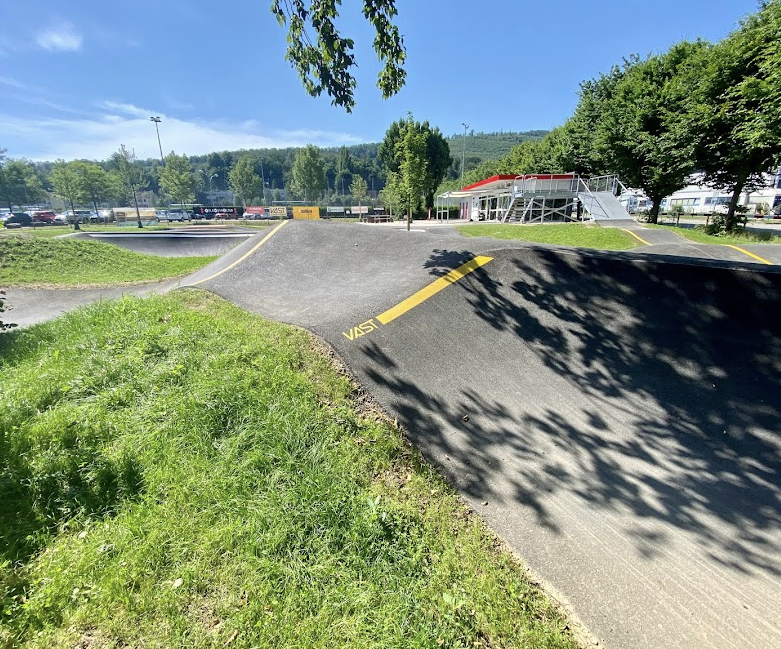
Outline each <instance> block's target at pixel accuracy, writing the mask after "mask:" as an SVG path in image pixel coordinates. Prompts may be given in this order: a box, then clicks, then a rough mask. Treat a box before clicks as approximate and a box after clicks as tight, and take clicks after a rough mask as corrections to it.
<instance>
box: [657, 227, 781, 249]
mask: <svg viewBox="0 0 781 649" xmlns="http://www.w3.org/2000/svg"><path fill="white" fill-rule="evenodd" d="M645 226H646V227H648V228H656V229H663V230H669V231H671V232H675V234H679V235H681V236H682V237H684V238H685V239H689V240H690V241H694V242H695V243H716V244H726V245H736V246H739V245H745V244H753V243H781V237H779V236H778V234H777V233H775V232H757V231H751V230H743V229H740V230H736V231H735V232H733V233H731V234H723V235H716V234H710V232H712V228H710V227H709V228H708V229H706V228H705V226H696V227H694V228H676V227H673V226H670V225H654V224H653V223H646V224H645Z"/></svg>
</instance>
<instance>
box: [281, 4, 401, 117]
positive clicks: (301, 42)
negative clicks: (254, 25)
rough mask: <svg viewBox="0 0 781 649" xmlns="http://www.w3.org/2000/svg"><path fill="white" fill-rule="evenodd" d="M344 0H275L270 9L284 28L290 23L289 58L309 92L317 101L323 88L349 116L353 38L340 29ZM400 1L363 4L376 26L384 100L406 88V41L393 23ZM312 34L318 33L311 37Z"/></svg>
mask: <svg viewBox="0 0 781 649" xmlns="http://www.w3.org/2000/svg"><path fill="white" fill-rule="evenodd" d="M339 4H341V2H340V0H310V2H309V7H307V5H306V2H305V0H292V1H291V0H272V3H271V11H272V13H273V14H274V15H275V16H276V17H277V20H278V21H279V24H280V26H284V25H285V24H287V25H288V34H287V52H286V54H285V58H286V59H287V60H288V61H290V63H291V64H292V66H293V68H294V69H295V70H296V72H298V76H299V77H300V79H301V82H302V83H303V84H304V88H305V89H306V91H307V92H308V93H309V94H310V95H311V96H313V97H317V96H319V95H320V94H321V93H322V92H323V90H325V91H326V93H327V94H328V95H329V96H330V97H331V98H332V101H331V103H332V104H333V105H335V106H342V107H344V109H345V110H346V111H347V112H348V113H349V112H352V109H353V106H355V99H354V97H353V92H354V90H355V78H354V77H353V75H352V73H351V69H352V68H353V67H355V66H356V65H357V64H356V61H355V56H354V55H353V53H352V50H353V40H352V39H351V38H342V36H341V35H340V34H339V31H338V30H337V28H336V24H335V23H336V22H337V19H338V18H339V12H338V11H337V5H339ZM396 14H397V11H396V0H363V15H364V18H366V20H367V21H369V23H371V25H372V27H374V32H375V37H374V50H375V52H377V57H378V58H379V59H380V62H381V63H382V69H381V70H380V73H379V75H378V78H377V86H378V87H379V88H380V90H381V91H382V97H383V99H387V98H388V97H391V96H393V95H395V94H396V93H397V92H398V91H399V90H401V88H402V87H403V86H404V81H405V79H406V72H405V71H404V67H403V65H404V60H405V58H406V52H405V51H404V40H403V38H402V37H401V34H400V33H399V29H398V27H397V26H396V25H395V24H394V23H393V19H394V18H395V17H396ZM310 31H311V32H312V33H313V34H314V35H313V36H312V35H310Z"/></svg>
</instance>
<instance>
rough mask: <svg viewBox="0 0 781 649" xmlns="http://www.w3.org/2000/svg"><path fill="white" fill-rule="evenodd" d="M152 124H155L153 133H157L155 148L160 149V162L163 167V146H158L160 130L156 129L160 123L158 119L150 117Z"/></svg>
mask: <svg viewBox="0 0 781 649" xmlns="http://www.w3.org/2000/svg"><path fill="white" fill-rule="evenodd" d="M149 119H151V120H152V121H153V122H154V123H155V131H157V146H159V147H160V162H162V163H163V166H165V158H163V145H162V144H160V129H159V128H158V127H157V125H158V124H159V123H160V122H162V121H163V120H161V119H160V118H159V117H150V118H149Z"/></svg>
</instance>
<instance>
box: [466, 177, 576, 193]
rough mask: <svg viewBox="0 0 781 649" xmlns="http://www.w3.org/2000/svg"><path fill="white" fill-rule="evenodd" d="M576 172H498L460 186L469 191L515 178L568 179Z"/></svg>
mask: <svg viewBox="0 0 781 649" xmlns="http://www.w3.org/2000/svg"><path fill="white" fill-rule="evenodd" d="M576 175H577V174H526V175H525V176H516V175H507V174H499V175H498V176H491V177H490V178H486V179H485V180H481V181H480V182H476V183H472V184H471V185H467V186H466V187H464V188H462V189H461V191H462V192H465V191H470V190H472V189H479V188H480V187H488V186H490V185H494V184H501V183H504V182H507V181H510V180H515V179H516V178H537V179H538V180H570V179H572V178H574V177H575V176H576Z"/></svg>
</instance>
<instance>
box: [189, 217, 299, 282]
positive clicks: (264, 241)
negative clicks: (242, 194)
mask: <svg viewBox="0 0 781 649" xmlns="http://www.w3.org/2000/svg"><path fill="white" fill-rule="evenodd" d="M286 223H289V221H282V223H280V224H279V225H278V226H277V227H275V228H274V229H273V230H272V231H271V232H269V233H268V234H267V235H266V236H265V237H263V238H262V239H261V240H260V241H259V242H258V243H257V245H255V246H253V247H252V250H250V251H248V252H246V253H244V254H243V255H242V256H241V257H239V258H238V259H237V260H236V261H234V262H233V263H232V264H230V265H229V266H226V267H225V268H223V269H222V270H218V271H217V272H216V273H214V275H209V276H208V277H204V278H203V279H199V280H198V281H197V282H193V283H192V284H190V286H197V285H198V284H203V283H204V282H208V281H209V280H210V279H214V278H215V277H219V276H220V275H222V274H223V273H227V272H228V271H229V270H230V269H231V268H235V267H236V266H238V265H239V264H240V263H241V262H242V261H244V260H245V259H246V258H247V257H249V256H250V255H251V254H252V253H253V252H255V251H256V250H257V249H258V248H260V247H261V246H262V245H263V244H264V243H266V241H268V240H269V239H270V238H271V237H273V236H274V235H275V234H276V233H277V230H279V229H280V228H281V227H282V226H283V225H285V224H286Z"/></svg>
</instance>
